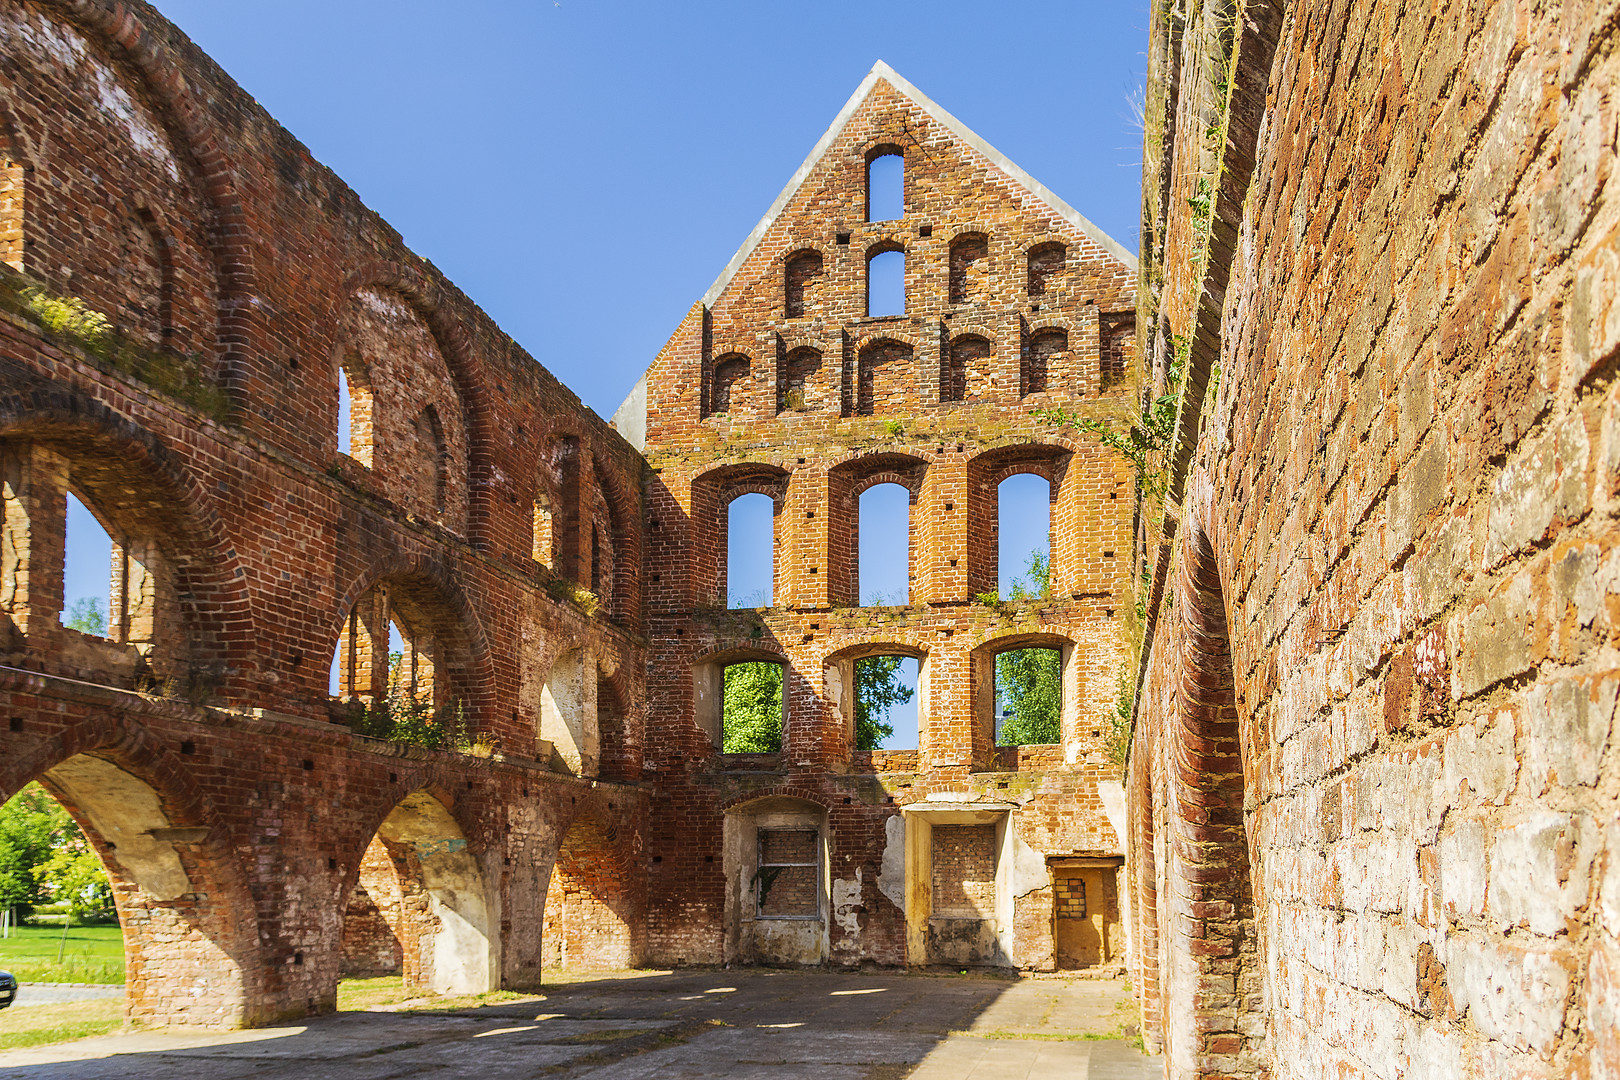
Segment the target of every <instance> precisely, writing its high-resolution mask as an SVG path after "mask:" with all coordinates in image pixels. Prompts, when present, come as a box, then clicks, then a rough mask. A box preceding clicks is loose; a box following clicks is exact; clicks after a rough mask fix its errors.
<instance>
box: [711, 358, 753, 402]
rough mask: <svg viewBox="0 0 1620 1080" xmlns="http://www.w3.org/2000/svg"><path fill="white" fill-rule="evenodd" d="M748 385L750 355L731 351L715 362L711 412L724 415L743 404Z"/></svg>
mask: <svg viewBox="0 0 1620 1080" xmlns="http://www.w3.org/2000/svg"><path fill="white" fill-rule="evenodd" d="M747 385H748V357H746V356H743V355H741V354H740V353H731V354H729V355H726V356H721V357H718V358H717V359H716V360H715V362H714V385H713V389H712V390H711V391H710V393H709V414H710V415H711V416H722V415H726V414H729V413H730V412H731V411H732V409H733V408H734V407H736V406H740V405H741V404H742V399H743V396H744V391H745V390H746V388H747Z"/></svg>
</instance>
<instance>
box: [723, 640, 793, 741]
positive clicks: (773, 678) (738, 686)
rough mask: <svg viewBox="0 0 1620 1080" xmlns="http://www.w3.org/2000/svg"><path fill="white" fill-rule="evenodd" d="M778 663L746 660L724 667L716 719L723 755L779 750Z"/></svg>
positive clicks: (780, 698) (779, 680) (780, 715)
mask: <svg viewBox="0 0 1620 1080" xmlns="http://www.w3.org/2000/svg"><path fill="white" fill-rule="evenodd" d="M783 674H784V670H783V667H782V665H781V664H777V663H772V662H771V661H769V660H749V661H745V662H743V663H740V664H728V665H727V666H726V668H725V671H724V672H722V673H721V679H722V681H723V683H724V690H723V701H724V706H723V711H722V713H721V717H720V750H721V752H722V753H726V754H774V753H776V752H777V751H779V750H781V749H782V728H783V715H782V677H783Z"/></svg>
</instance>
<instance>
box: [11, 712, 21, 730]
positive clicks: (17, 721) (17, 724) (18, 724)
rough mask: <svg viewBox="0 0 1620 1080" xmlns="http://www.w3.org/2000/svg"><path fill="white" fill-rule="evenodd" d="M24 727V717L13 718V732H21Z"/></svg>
mask: <svg viewBox="0 0 1620 1080" xmlns="http://www.w3.org/2000/svg"><path fill="white" fill-rule="evenodd" d="M22 725H23V718H22V717H20V716H13V717H12V718H11V730H12V731H21V730H22V729H23V728H22Z"/></svg>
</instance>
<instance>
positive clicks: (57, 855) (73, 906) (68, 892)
mask: <svg viewBox="0 0 1620 1080" xmlns="http://www.w3.org/2000/svg"><path fill="white" fill-rule="evenodd" d="M39 875H40V877H41V879H42V880H43V881H44V883H45V885H46V887H47V888H49V889H50V892H51V899H53V900H55V901H56V902H57V903H61V904H66V905H67V906H68V910H69V911H71V912H72V915H73V918H74V920H76V921H82V920H83V919H84V917H85V916H87V915H104V914H106V913H107V912H109V911H111V910H112V906H113V902H112V884H111V882H109V881H108V880H107V871H106V870H104V869H103V868H102V865H101V860H100V859H98V858H97V857H96V853H95V852H94V851H91V850H90V844H89V841H87V840H85V838H84V834H83V833H80V834H79V835H78V837H77V838H75V839H72V840H69V841H68V842H66V843H63V844H60V845H58V846H57V847H56V849H55V850H54V851H52V852H51V857H50V858H49V859H46V860H45V863H44V865H42V866H40V867H39Z"/></svg>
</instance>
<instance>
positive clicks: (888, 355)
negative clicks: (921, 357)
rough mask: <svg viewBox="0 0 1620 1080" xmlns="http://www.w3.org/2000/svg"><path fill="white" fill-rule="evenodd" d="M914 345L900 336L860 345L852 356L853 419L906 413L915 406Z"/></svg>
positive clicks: (915, 354) (887, 337)
mask: <svg viewBox="0 0 1620 1080" xmlns="http://www.w3.org/2000/svg"><path fill="white" fill-rule="evenodd" d="M917 353H918V349H917V345H916V343H915V342H912V341H908V340H907V336H906V335H903V334H889V333H885V334H882V335H879V336H873V337H869V338H867V339H865V340H864V341H862V342H861V343H860V346H859V348H858V349H857V350H856V354H855V386H854V392H855V399H854V401H852V402H851V403H850V405H851V408H852V411H853V414H854V415H856V416H882V415H884V414H885V413H895V412H906V411H908V410H910V409H913V408H915V407H916V404H917V372H916V363H917Z"/></svg>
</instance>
